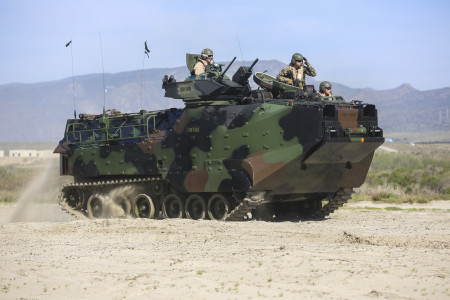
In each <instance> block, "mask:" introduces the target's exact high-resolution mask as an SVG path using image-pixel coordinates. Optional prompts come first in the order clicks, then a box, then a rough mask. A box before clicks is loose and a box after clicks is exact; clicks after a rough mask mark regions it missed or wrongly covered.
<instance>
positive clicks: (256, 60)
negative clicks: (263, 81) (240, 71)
mask: <svg viewBox="0 0 450 300" xmlns="http://www.w3.org/2000/svg"><path fill="white" fill-rule="evenodd" d="M258 60H259V59H258V58H257V59H255V61H254V62H253V63H252V65H251V66H250V67H249V68H248V69H249V70H251V69H252V68H253V67H254V66H255V65H256V63H257V62H258Z"/></svg>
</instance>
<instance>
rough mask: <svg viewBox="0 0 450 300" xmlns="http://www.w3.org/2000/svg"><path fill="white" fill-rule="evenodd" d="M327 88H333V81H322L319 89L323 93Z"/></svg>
mask: <svg viewBox="0 0 450 300" xmlns="http://www.w3.org/2000/svg"><path fill="white" fill-rule="evenodd" d="M325 88H330V89H331V83H330V82H329V81H322V82H321V83H320V86H319V90H320V92H321V93H323V92H325Z"/></svg>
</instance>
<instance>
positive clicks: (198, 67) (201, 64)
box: [194, 59, 208, 76]
mask: <svg viewBox="0 0 450 300" xmlns="http://www.w3.org/2000/svg"><path fill="white" fill-rule="evenodd" d="M207 65H208V62H207V61H206V60H203V59H200V60H199V61H198V62H197V63H196V64H195V65H194V75H196V76H198V75H201V74H203V73H205V72H206V66H207Z"/></svg>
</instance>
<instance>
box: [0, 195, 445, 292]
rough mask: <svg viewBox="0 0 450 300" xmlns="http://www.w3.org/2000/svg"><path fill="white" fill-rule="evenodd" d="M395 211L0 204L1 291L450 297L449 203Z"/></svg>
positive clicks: (366, 205)
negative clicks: (190, 214)
mask: <svg viewBox="0 0 450 300" xmlns="http://www.w3.org/2000/svg"><path fill="white" fill-rule="evenodd" d="M390 206H392V205H390ZM386 207H387V209H386ZM399 208H401V210H392V209H389V207H388V206H386V205H385V206H383V205H381V206H375V205H373V204H371V203H357V204H350V205H347V206H346V207H344V209H342V210H339V211H338V212H336V213H334V214H333V215H332V216H331V218H328V219H326V220H324V221H305V222H278V223H274V222H262V221H248V222H216V221H191V220H148V219H103V220H94V221H90V220H72V218H71V217H70V216H68V215H66V214H65V213H63V212H62V211H60V209H59V207H58V205H56V204H32V205H28V206H27V209H24V208H23V207H22V208H21V209H20V210H21V211H22V213H20V214H17V213H15V211H16V210H17V209H18V206H17V205H14V206H7V205H3V206H2V205H0V223H1V224H2V225H0V253H1V256H0V299H273V298H280V299H302V298H305V299H310V298H315V299H317V298H319V299H450V226H449V224H450V202H449V201H438V202H432V203H430V204H427V205H410V206H400V207H399ZM11 221H14V222H11Z"/></svg>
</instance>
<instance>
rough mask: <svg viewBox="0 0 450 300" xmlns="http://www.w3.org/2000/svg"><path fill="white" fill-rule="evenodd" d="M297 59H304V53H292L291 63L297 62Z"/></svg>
mask: <svg viewBox="0 0 450 300" xmlns="http://www.w3.org/2000/svg"><path fill="white" fill-rule="evenodd" d="M296 61H303V55H301V54H300V53H294V54H293V55H292V59H291V64H295V62H296Z"/></svg>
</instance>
